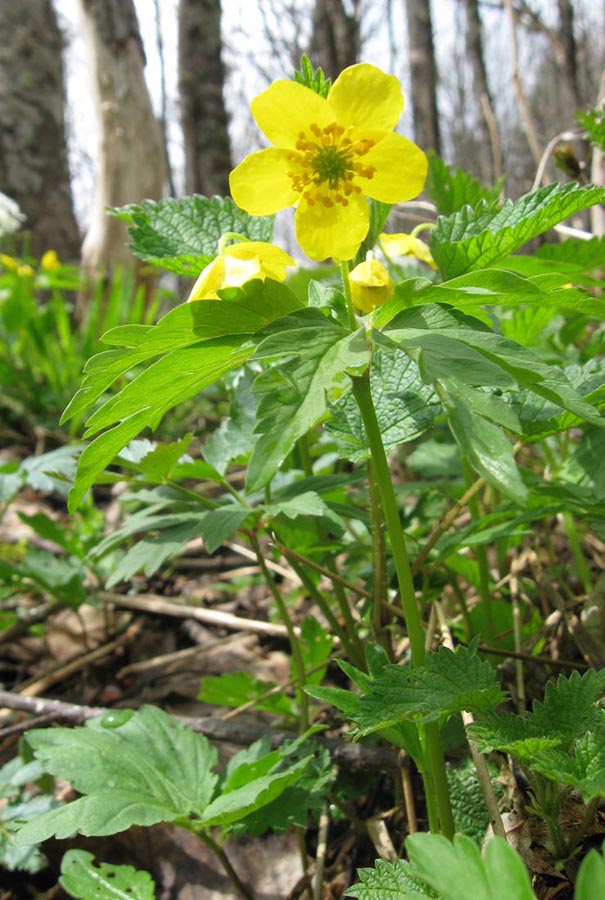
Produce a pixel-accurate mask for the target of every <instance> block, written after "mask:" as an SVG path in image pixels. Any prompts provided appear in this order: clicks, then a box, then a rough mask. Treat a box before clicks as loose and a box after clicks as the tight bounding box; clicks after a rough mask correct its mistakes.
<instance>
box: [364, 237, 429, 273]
mask: <svg viewBox="0 0 605 900" xmlns="http://www.w3.org/2000/svg"><path fill="white" fill-rule="evenodd" d="M378 241H379V243H380V245H381V246H382V247H383V248H384V250H385V252H386V253H387V254H388V255H389V256H415V257H416V259H419V260H420V261H421V262H424V263H426V264H427V266H430V267H431V269H435V270H436V269H437V266H436V265H435V260H434V259H433V257H432V255H431V251H430V250H429V248H428V246H427V245H426V244H425V243H424V241H421V240H419V239H418V238H417V237H413V236H412V235H411V234H381V235H380V237H379V238H378Z"/></svg>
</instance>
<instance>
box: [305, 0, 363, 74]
mask: <svg viewBox="0 0 605 900" xmlns="http://www.w3.org/2000/svg"><path fill="white" fill-rule="evenodd" d="M312 29H313V30H312V34H311V43H310V46H309V56H310V57H311V60H312V62H313V64H314V65H315V66H321V68H322V69H323V71H324V73H325V74H326V75H327V76H328V77H329V78H336V76H337V75H338V74H339V73H340V72H342V70H343V69H346V68H347V66H352V65H354V64H355V63H356V62H358V60H359V53H360V49H361V34H360V17H359V0H354V3H353V9H352V12H351V13H348V12H347V10H346V8H345V4H344V3H343V2H342V0H315V6H314V8H313V25H312Z"/></svg>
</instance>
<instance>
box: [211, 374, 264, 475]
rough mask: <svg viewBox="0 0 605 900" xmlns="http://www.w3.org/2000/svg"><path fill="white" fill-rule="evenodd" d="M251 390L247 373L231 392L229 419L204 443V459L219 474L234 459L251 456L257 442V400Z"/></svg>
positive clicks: (250, 379)
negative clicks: (255, 431)
mask: <svg viewBox="0 0 605 900" xmlns="http://www.w3.org/2000/svg"><path fill="white" fill-rule="evenodd" d="M251 387H252V376H251V374H250V373H249V372H246V373H245V375H244V376H243V377H241V378H238V380H237V384H236V386H235V387H234V388H233V390H232V391H231V395H232V399H231V409H230V412H229V418H228V419H225V420H224V421H223V422H221V424H220V425H219V427H218V428H217V429H216V431H213V432H212V434H211V435H210V437H209V438H208V439H207V440H206V443H205V444H204V449H203V454H204V458H205V459H206V460H207V461H208V462H209V463H210V464H211V465H212V466H214V468H215V469H216V471H217V472H218V473H219V475H224V474H225V472H226V471H227V469H228V467H229V465H230V464H231V463H232V462H233V460H235V459H237V458H238V457H239V456H245V455H247V454H248V453H250V451H251V450H252V448H253V447H254V444H255V443H256V435H255V434H254V426H255V424H256V397H255V395H254V394H253V393H252V389H251Z"/></svg>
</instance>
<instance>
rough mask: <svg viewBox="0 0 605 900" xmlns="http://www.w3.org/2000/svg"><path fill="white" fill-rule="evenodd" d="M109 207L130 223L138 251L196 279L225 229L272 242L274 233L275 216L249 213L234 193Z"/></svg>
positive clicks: (157, 263)
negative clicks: (258, 215)
mask: <svg viewBox="0 0 605 900" xmlns="http://www.w3.org/2000/svg"><path fill="white" fill-rule="evenodd" d="M109 211H110V212H111V213H113V215H115V216H116V218H119V219H122V221H124V222H126V224H127V225H128V233H129V235H130V239H131V244H130V249H131V250H132V252H133V253H134V254H135V255H136V256H138V257H139V258H140V259H142V260H144V261H145V262H147V263H150V264H151V265H153V266H159V267H160V268H162V269H167V270H168V271H169V272H176V274H177V275H185V276H189V277H191V278H197V276H198V275H199V274H200V272H201V270H202V269H203V268H204V267H205V266H207V265H208V263H209V262H211V260H212V259H213V258H214V257H215V256H216V255H217V253H218V241H219V239H220V238H221V236H222V235H223V234H225V233H226V232H228V231H233V232H236V233H237V234H240V235H242V236H243V237H246V238H249V239H250V240H252V241H270V240H271V237H272V235H273V218H274V217H273V216H262V217H253V216H249V215H248V214H247V213H245V212H243V210H241V209H239V207H237V206H236V205H235V203H234V202H233V200H231V198H230V197H213V198H212V199H211V200H209V199H208V198H207V197H202V196H201V195H199V194H195V195H193V196H191V197H182V198H180V199H178V200H176V199H174V198H173V197H166V198H165V199H164V200H160V201H159V202H155V201H153V200H144V201H143V203H142V204H141V205H140V206H137V205H134V204H133V205H130V206H122V207H118V208H114V209H110V210H109Z"/></svg>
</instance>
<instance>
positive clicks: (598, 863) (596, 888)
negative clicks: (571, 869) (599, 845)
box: [574, 849, 605, 900]
mask: <svg viewBox="0 0 605 900" xmlns="http://www.w3.org/2000/svg"><path fill="white" fill-rule="evenodd" d="M602 853H603V850H602V851H601V853H599V852H598V851H597V850H595V849H592V850H589V851H588V853H587V854H586V856H585V857H584V859H583V860H582V864H581V866H580V870H579V872H578V877H577V880H576V889H575V892H574V900H595V898H596V897H605V859H604V858H603V855H602Z"/></svg>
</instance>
